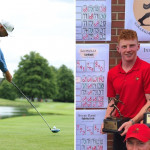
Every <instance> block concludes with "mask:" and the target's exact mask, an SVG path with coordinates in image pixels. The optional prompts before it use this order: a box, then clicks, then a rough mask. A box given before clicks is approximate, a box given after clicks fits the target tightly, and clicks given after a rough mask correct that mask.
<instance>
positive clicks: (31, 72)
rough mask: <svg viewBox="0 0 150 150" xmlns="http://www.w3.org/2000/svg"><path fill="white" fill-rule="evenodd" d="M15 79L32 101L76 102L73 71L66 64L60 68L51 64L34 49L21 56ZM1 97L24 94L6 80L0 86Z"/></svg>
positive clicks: (15, 96) (7, 97)
mask: <svg viewBox="0 0 150 150" xmlns="http://www.w3.org/2000/svg"><path fill="white" fill-rule="evenodd" d="M13 81H14V82H15V84H16V85H17V86H18V87H19V88H20V89H21V90H22V91H23V93H24V94H25V95H26V96H27V97H28V98H29V99H31V100H32V101H34V100H35V99H36V100H38V101H41V100H43V101H47V100H49V99H52V100H54V101H59V102H74V75H73V71H72V70H71V69H69V68H67V67H66V66H65V65H62V66H61V67H60V68H58V69H57V68H55V67H54V66H50V65H49V63H48V61H47V60H46V59H45V58H43V57H42V56H40V54H39V53H36V52H33V51H32V52H30V54H29V55H25V56H23V57H21V61H20V62H19V65H18V70H16V71H15V73H14V75H13ZM0 97H1V98H6V99H10V100H15V99H16V98H19V97H22V95H20V93H19V92H18V91H17V90H16V89H15V87H13V85H12V84H10V83H9V82H7V81H6V80H5V81H3V82H2V84H1V86H0Z"/></svg>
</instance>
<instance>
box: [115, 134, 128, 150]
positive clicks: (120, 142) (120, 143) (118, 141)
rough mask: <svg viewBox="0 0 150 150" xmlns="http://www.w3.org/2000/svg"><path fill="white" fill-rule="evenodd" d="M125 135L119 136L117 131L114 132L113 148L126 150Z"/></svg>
mask: <svg viewBox="0 0 150 150" xmlns="http://www.w3.org/2000/svg"><path fill="white" fill-rule="evenodd" d="M124 139H125V136H121V135H120V134H118V133H114V142H113V150H127V148H126V142H124Z"/></svg>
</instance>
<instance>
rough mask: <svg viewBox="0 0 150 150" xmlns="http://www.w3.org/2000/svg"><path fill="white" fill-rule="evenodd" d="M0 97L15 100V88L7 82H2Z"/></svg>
mask: <svg viewBox="0 0 150 150" xmlns="http://www.w3.org/2000/svg"><path fill="white" fill-rule="evenodd" d="M0 97H1V98H4V99H9V100H15V99H16V98H17V92H16V89H15V87H14V86H13V85H12V84H11V83H9V82H8V81H7V80H4V81H3V82H2V83H1V86H0Z"/></svg>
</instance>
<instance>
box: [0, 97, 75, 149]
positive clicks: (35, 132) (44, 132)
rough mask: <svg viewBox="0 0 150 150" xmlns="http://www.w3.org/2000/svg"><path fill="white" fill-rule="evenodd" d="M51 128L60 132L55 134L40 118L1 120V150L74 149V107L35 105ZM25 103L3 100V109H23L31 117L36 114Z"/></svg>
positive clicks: (64, 104)
mask: <svg viewBox="0 0 150 150" xmlns="http://www.w3.org/2000/svg"><path fill="white" fill-rule="evenodd" d="M33 104H34V105H36V107H37V109H38V111H39V112H40V113H41V114H42V115H43V116H44V118H45V120H46V121H47V122H48V124H49V125H50V127H51V128H52V127H53V126H56V127H57V128H59V129H60V130H61V131H60V132H58V133H52V132H51V131H50V130H49V128H48V127H47V125H46V124H45V123H44V121H43V120H42V118H41V117H40V116H39V115H32V116H20V117H13V118H7V119H1V120H0V149H2V150H20V149H21V150H73V149H74V115H73V114H74V109H73V106H74V104H71V103H58V102H57V103H54V102H48V103H39V102H35V103H33ZM29 105H30V104H29V103H28V102H27V101H25V100H16V101H14V102H13V101H9V100H4V99H0V106H21V107H22V106H23V107H26V108H27V109H28V111H29V113H30V112H31V113H32V114H37V113H36V111H35V110H34V109H33V108H32V107H30V106H29Z"/></svg>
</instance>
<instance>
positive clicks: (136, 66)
mask: <svg viewBox="0 0 150 150" xmlns="http://www.w3.org/2000/svg"><path fill="white" fill-rule="evenodd" d="M139 65H140V58H139V57H138V56H137V59H136V61H135V64H134V66H133V67H132V69H131V70H130V71H128V72H127V73H129V72H132V71H135V70H138V69H139ZM118 69H119V72H120V73H126V72H125V71H124V70H123V69H122V60H121V61H120V63H119V65H118Z"/></svg>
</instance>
